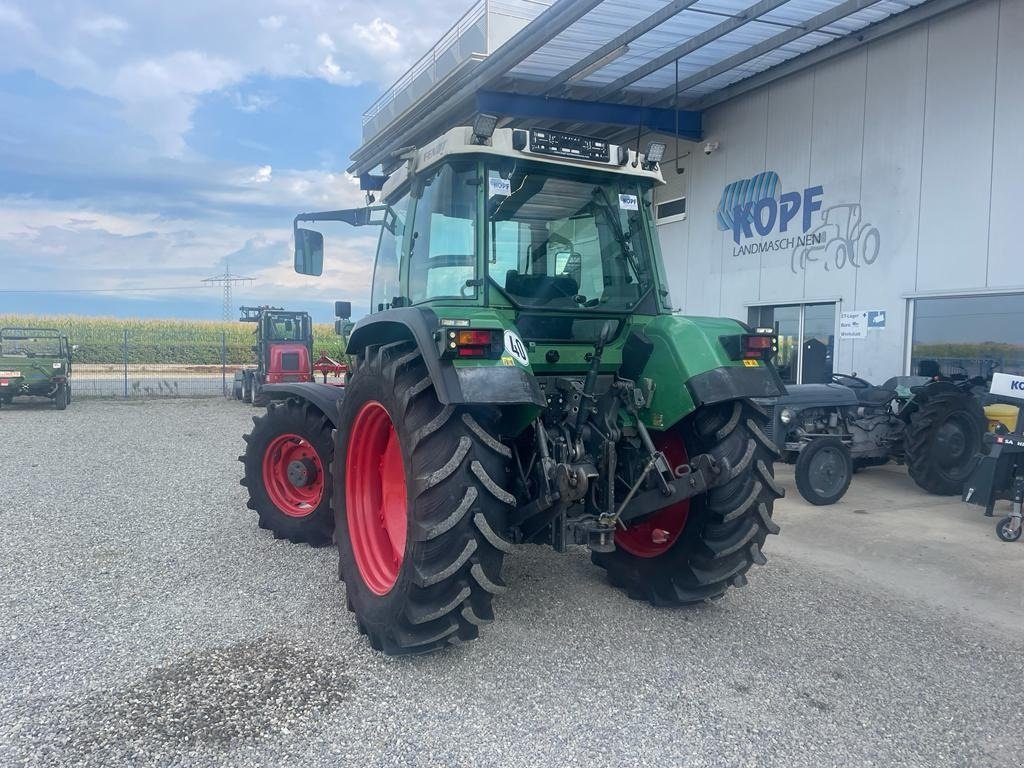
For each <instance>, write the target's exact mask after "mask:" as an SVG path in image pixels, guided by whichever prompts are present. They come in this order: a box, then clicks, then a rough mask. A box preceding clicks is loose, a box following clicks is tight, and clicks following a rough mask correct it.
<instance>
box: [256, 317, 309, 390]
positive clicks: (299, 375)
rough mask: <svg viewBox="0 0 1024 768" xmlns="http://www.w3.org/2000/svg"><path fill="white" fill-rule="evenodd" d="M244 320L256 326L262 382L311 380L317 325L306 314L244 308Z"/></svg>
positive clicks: (257, 359)
mask: <svg viewBox="0 0 1024 768" xmlns="http://www.w3.org/2000/svg"><path fill="white" fill-rule="evenodd" d="M241 310H242V316H241V318H240V320H241V321H242V322H243V323H255V324H256V330H255V334H256V343H255V344H254V345H253V352H255V353H256V367H257V371H258V374H259V378H260V381H261V383H263V384H279V383H283V382H293V381H310V371H311V370H312V352H313V324H312V321H311V320H310V317H309V314H308V313H306V312H288V311H285V310H283V309H281V308H280V307H268V306H263V307H242V308H241Z"/></svg>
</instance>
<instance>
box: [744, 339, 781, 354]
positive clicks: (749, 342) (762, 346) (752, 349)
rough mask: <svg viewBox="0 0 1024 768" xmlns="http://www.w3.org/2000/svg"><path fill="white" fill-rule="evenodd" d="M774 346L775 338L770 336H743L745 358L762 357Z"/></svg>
mask: <svg viewBox="0 0 1024 768" xmlns="http://www.w3.org/2000/svg"><path fill="white" fill-rule="evenodd" d="M774 346H775V339H773V338H772V337H771V336H744V337H743V356H744V357H745V358H747V359H756V358H763V357H764V356H765V353H766V352H770V351H772V348H773V347H774Z"/></svg>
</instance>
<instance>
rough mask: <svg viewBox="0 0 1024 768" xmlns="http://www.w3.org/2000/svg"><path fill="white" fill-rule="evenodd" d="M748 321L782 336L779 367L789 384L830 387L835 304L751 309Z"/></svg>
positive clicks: (777, 362)
mask: <svg viewBox="0 0 1024 768" xmlns="http://www.w3.org/2000/svg"><path fill="white" fill-rule="evenodd" d="M747 322H748V323H749V324H750V325H752V326H754V327H757V328H774V329H775V333H776V334H778V337H779V354H778V355H777V356H776V358H775V364H776V366H777V367H778V369H779V376H781V377H782V380H783V381H784V382H785V383H786V384H827V383H828V382H830V381H831V380H832V372H833V371H832V361H833V359H834V357H835V343H836V337H835V332H836V305H835V304H784V305H776V306H769V307H750V308H749V309H748V311H747Z"/></svg>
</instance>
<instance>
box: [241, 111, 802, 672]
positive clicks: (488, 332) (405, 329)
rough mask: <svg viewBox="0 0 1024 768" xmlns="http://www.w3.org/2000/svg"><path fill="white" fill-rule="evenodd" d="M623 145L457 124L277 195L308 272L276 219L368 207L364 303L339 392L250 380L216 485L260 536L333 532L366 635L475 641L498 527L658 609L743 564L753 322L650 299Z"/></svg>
mask: <svg viewBox="0 0 1024 768" xmlns="http://www.w3.org/2000/svg"><path fill="white" fill-rule="evenodd" d="M649 155H651V152H648V153H647V155H641V154H638V153H636V152H634V151H632V150H629V149H627V148H626V147H622V146H616V145H614V144H612V145H610V144H608V143H606V142H604V141H600V140H594V139H589V138H586V137H582V136H577V135H569V134H559V133H552V132H550V131H536V130H519V129H515V130H513V129H499V130H496V131H494V132H493V133H492V134H491V135H489V136H480V135H476V134H475V133H474V131H473V130H472V129H470V128H468V127H459V128H454V129H452V130H449V131H448V132H447V133H445V134H444V135H443V136H441V137H440V138H438V139H436V140H435V141H433V142H432V143H430V144H428V145H427V146H424V147H422V148H418V149H415V150H407V151H405V152H404V153H403V155H402V156H401V157H400V158H398V159H396V162H395V166H396V167H394V168H393V169H391V172H390V173H389V174H388V176H387V178H386V179H384V178H382V177H377V179H378V181H377V184H376V186H377V187H378V190H377V191H378V192H379V200H380V203H379V204H377V205H375V206H373V207H369V208H363V209H355V210H344V211H331V212H323V213H310V214H300V215H299V216H297V217H296V220H295V249H296V252H295V266H296V270H297V271H298V272H300V273H302V274H309V275H319V274H321V273H322V268H323V251H324V248H323V242H324V241H323V236H322V234H320V233H319V232H317V231H314V230H312V229H308V228H303V227H300V226H299V223H300V222H311V221H324V222H329V221H341V222H346V223H348V224H351V225H355V226H368V225H378V226H380V228H381V229H380V239H379V243H378V249H377V259H376V265H375V269H374V275H373V286H372V297H371V307H370V310H371V311H370V314H368V315H367V316H365V317H363V318H362V319H361V320H360V321H359V322H358V323H357V324H356V325H355V328H354V330H353V331H352V333H351V336H350V338H349V339H348V352H349V355H350V356H351V359H352V360H353V362H354V365H353V368H352V370H350V371H349V373H348V378H347V382H346V386H345V387H344V388H343V389H339V388H337V387H330V386H324V385H321V384H318V383H310V384H273V385H268V386H266V387H264V390H263V391H264V394H265V395H266V396H267V397H268V398H270V399H271V402H270V404H269V405H268V408H267V412H266V414H265V415H264V416H262V417H258V418H256V419H254V421H255V426H254V428H253V430H252V433H251V434H249V435H246V436H245V439H246V442H247V448H246V453H245V454H244V455H243V456H241V457H239V458H240V460H241V461H242V462H243V463H244V464H245V477H244V478H243V480H242V484H243V485H245V486H246V487H247V488H248V491H249V497H250V498H249V506H250V508H252V509H254V510H255V511H256V512H257V513H258V514H259V517H260V523H261V525H262V526H263V527H265V528H269V529H270V530H271V531H272V532H273V533H274V535H275V536H278V537H280V538H287V539H290V540H292V541H297V542H298V541H304V542H308V543H311V544H327V543H329V542H330V541H331V540H332V537H333V540H334V542H335V543H336V546H337V548H338V553H339V557H340V563H339V565H340V568H339V570H340V575H341V578H342V579H343V580H344V581H345V583H346V587H347V596H348V607H349V609H350V610H352V611H353V612H354V613H355V616H356V623H357V625H358V628H359V629H360V631H362V632H363V633H365V634H366V635H367V636H368V637H369V641H370V643H371V644H372V646H373V647H374V648H377V649H379V650H382V651H383V652H384V653H387V654H403V653H421V652H427V651H432V650H435V649H439V648H443V647H445V646H447V645H448V644H450V643H453V642H458V641H465V640H470V639H473V638H476V637H477V634H478V632H479V629H480V627H481V626H482V625H484V624H486V623H488V622H490V621H491V620H492V618H493V612H492V607H491V604H492V599H493V597H494V596H495V595H498V594H500V593H502V592H504V591H505V590H506V588H507V586H506V584H505V582H504V581H503V579H502V577H501V568H502V562H503V560H504V558H505V557H506V556H508V555H510V554H511V553H513V552H514V546H515V545H517V544H522V543H536V544H547V545H550V546H552V547H553V548H554V549H555V550H557V551H559V552H564V551H565V550H566V548H567V547H568V546H569V545H573V544H577V545H585V546H587V547H588V548H589V549H590V552H591V558H592V560H593V562H594V563H595V564H596V565H597V566H599V567H600V568H603V569H604V570H605V571H606V572H607V575H608V579H609V581H610V582H611V583H612V584H613V585H615V586H617V587H620V588H622V589H623V590H625V592H626V593H627V594H628V595H629V596H630V597H633V598H637V599H642V600H647V601H650V602H651V603H652V604H655V605H662V606H673V605H683V604H689V603H699V602H702V601H707V600H712V599H715V598H718V597H721V596H722V595H723V594H724V593H725V592H726V591H727V590H728V589H729V587H731V586H735V587H739V586H742V585H744V584H745V583H746V580H747V577H746V574H747V571H748V570H749V569H750V568H751V566H752V565H754V564H763V563H764V562H765V557H764V555H763V554H762V546H763V544H764V542H765V539H766V537H767V536H768V534H773V533H777V532H778V530H779V529H778V526H777V525H776V524H775V523H774V522H773V521H772V509H773V504H774V502H775V499H777V498H779V497H780V496H782V490H781V489H780V488H779V486H778V485H777V484H776V482H775V480H774V477H773V460H774V459H775V458H776V457H777V455H778V454H777V451H776V448H775V446H774V445H773V443H772V441H771V440H770V439H769V438H768V437H767V436H766V434H765V431H764V427H765V424H766V415H765V413H764V411H763V410H762V409H761V408H760V407H759V406H758V405H756V404H755V403H754V402H753V398H760V397H771V396H774V395H778V394H780V393H781V392H782V391H783V387H782V384H781V382H780V380H779V377H778V375H777V373H776V371H775V368H774V366H773V364H772V362H771V357H772V354H773V351H774V344H775V339H774V338H773V336H772V335H771V332H770V331H768V332H766V331H760V330H756V329H752V328H749V327H747V326H745V325H744V324H742V323H740V322H738V321H735V320H728V319H719V318H706V317H683V316H681V315H679V314H675V313H674V312H673V310H672V306H671V304H670V300H669V292H668V290H667V287H666V279H665V275H664V270H663V263H662V259H661V256H660V253H659V250H658V238H657V234H656V232H655V229H654V226H653V223H652V212H651V205H652V190H653V188H654V186H655V185H656V184H660V183H663V182H662V177H661V173H660V170H659V168H658V165H657V163H655V162H653V161H652V160H650V159H648V156H649ZM370 182H371V183H372V182H373V179H370ZM371 200H372V198H371Z"/></svg>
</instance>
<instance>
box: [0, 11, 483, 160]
mask: <svg viewBox="0 0 1024 768" xmlns="http://www.w3.org/2000/svg"><path fill="white" fill-rule="evenodd" d="M225 2H228V0H225ZM469 2H470V0H403V1H402V2H400V3H367V2H365V1H364V0H246V1H245V2H241V0H230V2H228V7H225V8H223V9H222V8H221V7H220V6H216V7H215V6H212V5H211V4H210V3H209V2H208V0H175V2H174V3H164V4H159V5H158V6H150V5H148V4H144V3H137V2H134V0H104V2H103V3H102V7H103V9H104V11H103V13H96V12H95V11H94V10H90V6H91V5H92V3H89V2H88V0H66V3H65V5H66V6H67V12H66V13H65V14H63V15H61V14H51V15H49V16H47V20H46V27H45V34H38V33H36V32H34V31H33V30H34V27H33V23H32V18H31V14H32V13H35V8H36V7H41V6H40V4H38V3H35V4H33V2H32V0H0V35H2V36H3V37H4V39H3V40H2V41H0V43H2V45H0V51H2V52H3V54H2V56H3V59H4V68H5V69H16V68H26V69H32V70H34V71H35V72H37V73H38V74H39V75H41V76H42V77H44V78H47V79H49V80H53V81H55V82H57V83H59V84H60V85H62V86H64V87H70V88H82V89H85V90H87V91H91V92H93V93H95V94H98V95H101V96H107V97H112V98H115V99H117V100H118V101H119V102H121V104H122V106H123V109H124V115H125V116H126V117H127V118H128V119H130V120H131V121H132V123H133V124H134V126H135V127H137V128H140V129H142V130H143V131H145V132H146V133H148V134H150V135H152V136H153V137H154V138H155V139H156V143H157V147H158V151H159V152H160V153H162V154H168V155H172V156H173V155H181V154H182V153H183V152H184V151H185V149H186V147H185V142H184V136H185V135H186V133H187V131H188V130H189V128H190V126H191V116H192V112H193V110H194V109H195V107H196V104H197V103H198V98H197V97H198V96H200V95H202V94H204V93H209V92H211V91H216V90H219V89H223V88H226V87H230V86H232V85H236V84H238V83H240V82H242V81H244V80H245V79H246V78H249V77H252V76H254V75H269V76H272V77H317V78H321V79H324V80H326V81H328V82H330V83H333V84H336V85H355V84H359V83H362V82H366V81H370V82H376V83H377V84H379V85H381V86H383V87H386V86H387V85H390V83H391V82H392V80H393V79H394V78H395V77H396V76H397V75H399V74H401V72H402V71H404V70H405V69H406V68H407V67H408V66H410V65H411V64H412V63H413V62H415V61H416V60H417V59H418V58H419V57H420V56H422V55H423V53H424V52H425V51H426V50H427V48H428V47H429V46H430V45H432V44H433V43H434V42H436V40H437V39H438V38H439V36H440V35H441V34H443V33H444V32H445V30H447V29H448V28H449V27H450V26H451V24H452V23H453V22H455V21H456V20H457V19H458V18H459V16H460V15H461V14H463V13H465V11H466V9H467V7H468V5H469ZM284 9H288V11H287V13H288V15H287V16H286V15H285V13H284V12H283V11H284ZM5 28H11V29H14V30H18V31H20V32H21V34H16V35H13V36H11V35H5V34H4V32H5V31H6V29H5ZM129 31H130V34H129ZM28 32H32V34H28ZM113 36H117V37H116V40H117V43H118V45H117V47H116V48H113V47H112V46H111V39H112V37H113ZM317 40H319V44H316V43H315V42H313V41H317ZM328 41H329V43H330V44H329V45H328ZM311 42H312V43H313V44H311ZM251 106H252V107H253V108H259V106H260V105H258V104H257V103H253V104H251Z"/></svg>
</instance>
